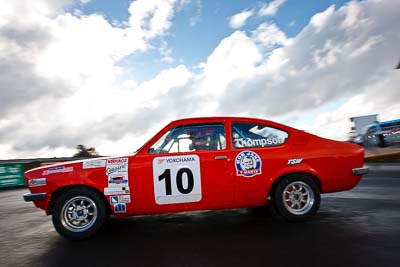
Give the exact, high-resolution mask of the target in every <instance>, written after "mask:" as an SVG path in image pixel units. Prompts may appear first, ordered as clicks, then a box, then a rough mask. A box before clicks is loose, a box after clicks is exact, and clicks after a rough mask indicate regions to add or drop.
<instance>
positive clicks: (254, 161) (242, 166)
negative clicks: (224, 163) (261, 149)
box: [235, 151, 262, 178]
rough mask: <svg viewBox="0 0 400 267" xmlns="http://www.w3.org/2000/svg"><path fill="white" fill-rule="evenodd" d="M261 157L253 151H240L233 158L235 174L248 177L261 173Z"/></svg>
mask: <svg viewBox="0 0 400 267" xmlns="http://www.w3.org/2000/svg"><path fill="white" fill-rule="evenodd" d="M261 165H262V162H261V158H260V156H258V154H257V153H255V152H253V151H242V152H240V153H239V154H238V155H237V156H236V159H235V167H236V175H237V176H243V177H246V178H250V177H253V176H256V175H260V174H261Z"/></svg>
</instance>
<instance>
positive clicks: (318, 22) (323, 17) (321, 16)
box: [310, 5, 335, 32]
mask: <svg viewBox="0 0 400 267" xmlns="http://www.w3.org/2000/svg"><path fill="white" fill-rule="evenodd" d="M333 12H335V6H334V5H332V6H330V7H329V8H327V9H326V10H325V11H323V12H320V13H317V14H315V15H314V16H312V17H311V20H310V24H311V25H312V26H314V27H315V29H316V31H317V32H319V31H320V30H322V28H323V27H324V26H325V25H326V24H327V23H328V21H329V19H330V18H331V17H332V15H333Z"/></svg>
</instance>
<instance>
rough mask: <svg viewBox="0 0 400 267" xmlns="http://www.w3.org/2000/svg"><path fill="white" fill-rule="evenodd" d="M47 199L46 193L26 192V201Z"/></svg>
mask: <svg viewBox="0 0 400 267" xmlns="http://www.w3.org/2000/svg"><path fill="white" fill-rule="evenodd" d="M45 199H46V193H37V194H24V200H25V201H39V200H45Z"/></svg>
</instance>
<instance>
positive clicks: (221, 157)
mask: <svg viewBox="0 0 400 267" xmlns="http://www.w3.org/2000/svg"><path fill="white" fill-rule="evenodd" d="M214 159H215V160H224V159H228V157H227V156H215V157H214Z"/></svg>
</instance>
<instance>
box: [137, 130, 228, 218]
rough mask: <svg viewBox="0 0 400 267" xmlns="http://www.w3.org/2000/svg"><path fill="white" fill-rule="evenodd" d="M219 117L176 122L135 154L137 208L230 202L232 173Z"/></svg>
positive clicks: (162, 208) (216, 205)
mask: <svg viewBox="0 0 400 267" xmlns="http://www.w3.org/2000/svg"><path fill="white" fill-rule="evenodd" d="M228 160H229V157H228V151H227V149H226V131H225V125H224V123H223V122H215V123H200V124H199V123H197V124H196V123H191V124H184V125H174V126H171V128H170V129H167V130H165V132H164V133H163V134H162V136H161V137H160V138H159V139H158V140H157V141H156V142H154V144H151V146H150V147H149V149H148V150H147V151H141V152H140V153H138V155H136V157H135V162H136V163H135V164H134V165H133V166H132V168H133V173H135V175H134V176H135V177H134V182H133V184H134V186H133V189H131V190H132V193H133V194H134V195H135V197H134V198H135V202H136V205H134V206H135V211H136V213H159V212H171V211H185V210H198V209H215V208H224V207H229V206H231V205H232V203H233V199H234V185H233V177H232V176H230V175H229V172H228V171H227V170H228V169H227V166H228Z"/></svg>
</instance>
